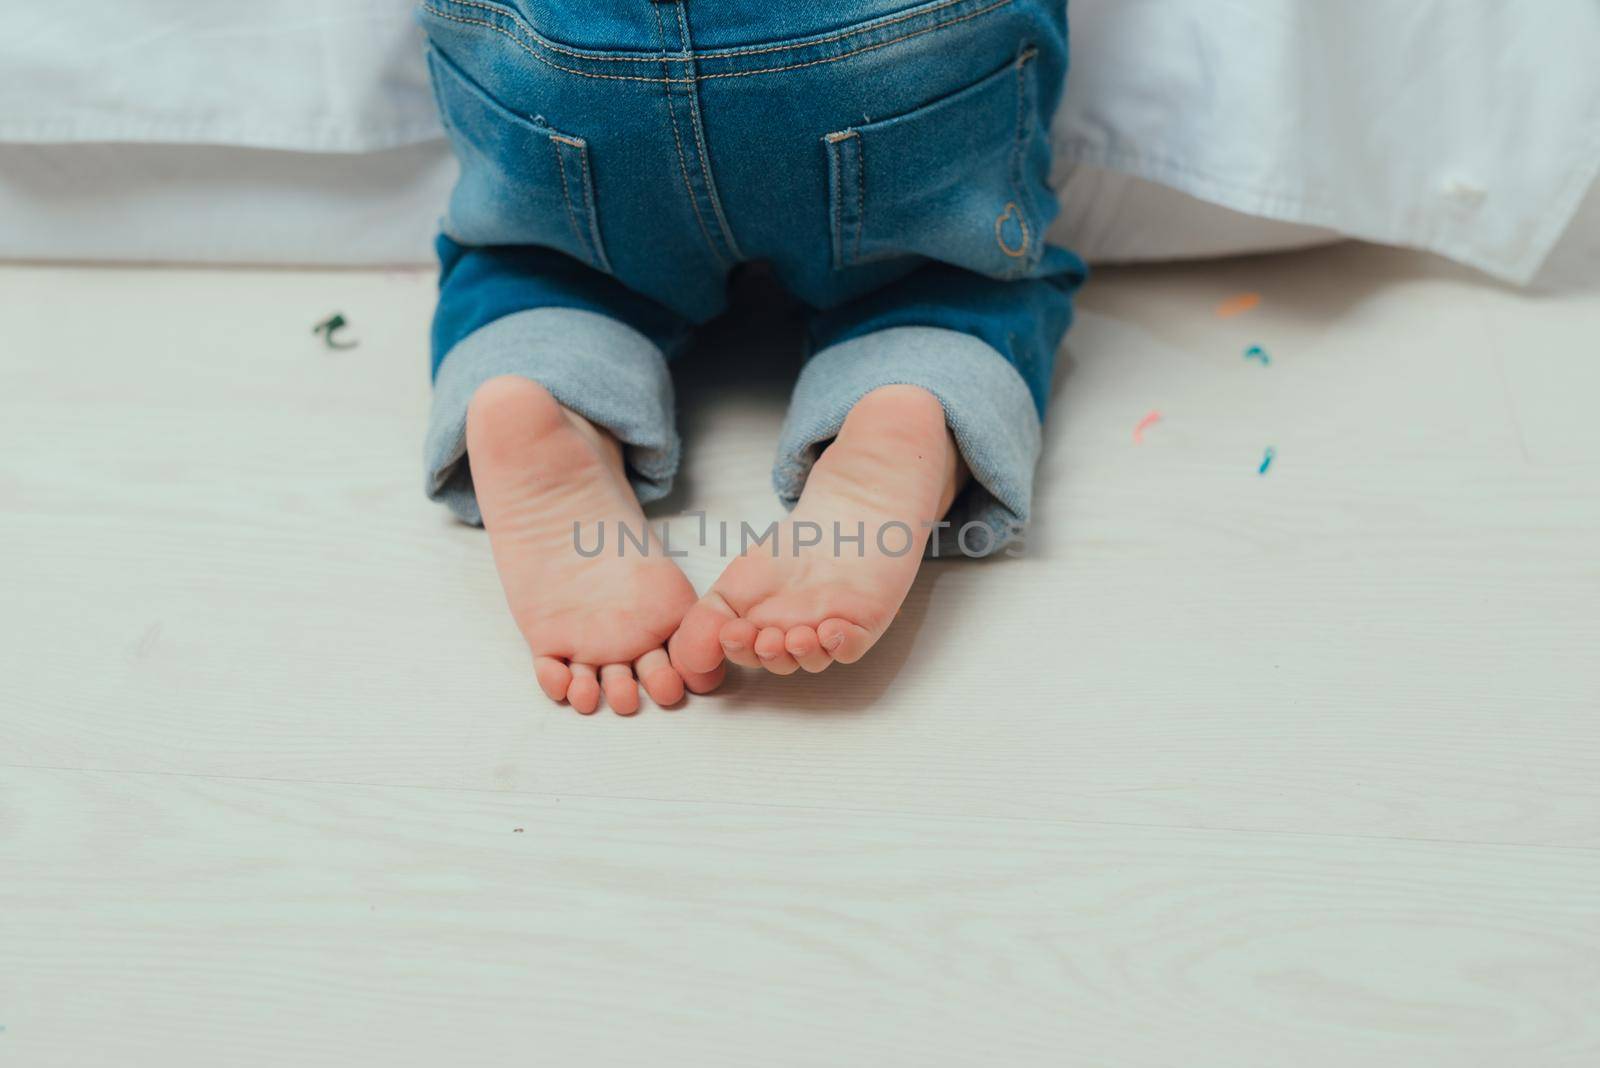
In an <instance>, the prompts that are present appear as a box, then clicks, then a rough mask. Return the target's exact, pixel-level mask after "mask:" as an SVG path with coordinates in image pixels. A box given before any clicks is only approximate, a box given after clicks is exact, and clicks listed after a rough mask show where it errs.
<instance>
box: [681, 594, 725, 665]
mask: <svg viewBox="0 0 1600 1068" xmlns="http://www.w3.org/2000/svg"><path fill="white" fill-rule="evenodd" d="M737 618H738V613H736V612H734V610H733V609H732V608H730V607H728V602H726V601H724V600H723V599H722V596H721V595H720V594H718V593H717V592H716V591H712V592H711V593H708V594H706V595H705V596H704V597H702V598H700V600H698V601H696V602H695V605H694V607H693V608H691V609H689V611H688V613H687V614H685V615H684V617H683V622H682V623H680V624H678V630H677V633H675V634H673V636H672V640H671V641H670V642H668V643H667V649H668V651H669V652H670V653H671V655H672V663H673V665H674V666H676V667H677V668H678V671H679V672H680V673H681V674H683V675H685V677H687V676H688V675H690V674H694V675H708V674H710V673H711V672H713V671H715V670H716V669H717V666H718V665H719V664H721V663H722V643H721V642H719V641H718V640H717V634H718V632H719V631H721V630H722V627H723V624H725V623H727V622H728V621H729V620H730V619H737Z"/></svg>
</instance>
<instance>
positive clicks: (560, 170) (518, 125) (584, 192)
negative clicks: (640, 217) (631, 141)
mask: <svg viewBox="0 0 1600 1068" xmlns="http://www.w3.org/2000/svg"><path fill="white" fill-rule="evenodd" d="M428 69H429V71H430V73H431V75H432V78H433V88H434V93H435V95H436V97H437V99H438V104H439V114H440V115H441V116H442V118H443V120H444V127H445V132H446V133H447V134H448V135H449V137H450V143H451V146H452V147H453V148H454V149H455V154H456V158H457V159H458V160H459V162H460V164H461V176H460V178H459V179H457V181H456V187H455V190H454V192H452V193H451V195H450V210H449V215H448V216H447V218H446V220H445V232H446V233H447V234H448V235H449V236H450V238H451V239H452V240H454V241H456V242H459V243H460V244H463V245H543V246H547V247H549V248H554V249H557V250H559V251H561V252H565V253H567V254H568V255H569V256H573V257H575V258H576V259H579V260H581V261H582V262H584V263H587V264H588V265H589V266H591V267H595V268H597V269H599V270H602V271H606V272H608V273H609V272H610V270H611V264H610V262H609V261H608V260H607V259H606V252H605V246H604V244H603V243H602V241H601V239H600V221H599V218H598V216H597V214H596V212H595V200H594V182H593V180H592V178H591V176H590V169H589V145H588V142H586V141H585V140H584V139H583V138H581V137H575V136H573V135H571V134H566V133H562V132H561V131H559V130H554V129H551V128H550V127H549V126H547V125H545V123H544V122H543V121H541V120H539V119H536V118H526V117H524V116H522V115H518V114H517V113H516V112H514V111H512V110H511V109H510V108H508V107H506V106H505V105H504V104H501V103H500V102H499V101H497V100H495V99H494V98H493V97H492V96H490V95H489V93H488V92H487V91H486V90H484V89H483V88H482V87H480V86H479V85H478V84H477V83H476V82H474V81H473V80H472V79H471V78H470V77H469V76H468V75H467V74H466V72H465V71H463V70H462V69H461V68H460V67H458V66H457V65H456V64H455V63H454V62H452V61H451V60H450V59H449V58H448V57H447V56H445V55H444V53H442V52H440V51H439V50H438V49H436V48H430V49H429V50H428Z"/></svg>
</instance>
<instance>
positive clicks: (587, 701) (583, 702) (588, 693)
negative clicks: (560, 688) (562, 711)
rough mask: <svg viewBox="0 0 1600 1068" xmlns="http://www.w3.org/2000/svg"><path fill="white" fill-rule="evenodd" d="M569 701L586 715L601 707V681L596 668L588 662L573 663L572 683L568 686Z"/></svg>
mask: <svg viewBox="0 0 1600 1068" xmlns="http://www.w3.org/2000/svg"><path fill="white" fill-rule="evenodd" d="M567 701H568V703H569V704H571V705H572V707H573V708H575V709H577V710H578V711H579V712H582V713H583V714H584V715H586V716H592V715H594V713H595V710H596V709H598V708H599V707H600V681H599V680H598V679H596V678H595V673H594V668H593V667H591V666H590V665H588V664H573V665H572V684H571V685H570V686H568V687H567Z"/></svg>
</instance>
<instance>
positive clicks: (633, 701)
mask: <svg viewBox="0 0 1600 1068" xmlns="http://www.w3.org/2000/svg"><path fill="white" fill-rule="evenodd" d="M600 688H601V689H602V690H604V691H605V694H606V704H608V705H610V706H611V711H613V712H615V713H616V714H617V715H619V716H631V715H633V714H634V713H635V712H637V711H639V684H638V683H637V682H635V681H634V679H633V668H632V667H630V666H629V665H627V664H607V665H606V666H605V667H603V668H601V669H600Z"/></svg>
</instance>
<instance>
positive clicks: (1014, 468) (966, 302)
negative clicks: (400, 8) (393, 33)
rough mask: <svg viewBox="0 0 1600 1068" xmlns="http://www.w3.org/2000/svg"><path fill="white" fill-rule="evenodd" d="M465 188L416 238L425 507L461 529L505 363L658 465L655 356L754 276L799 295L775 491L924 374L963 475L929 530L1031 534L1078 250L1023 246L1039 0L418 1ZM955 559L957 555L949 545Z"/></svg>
mask: <svg viewBox="0 0 1600 1068" xmlns="http://www.w3.org/2000/svg"><path fill="white" fill-rule="evenodd" d="M418 17H419V19H420V21H421V23H422V25H423V27H424V29H425V30H426V31H427V34H428V38H429V49H428V63H429V66H430V68H431V72H432V78H433V86H434V91H435V94H436V96H437V102H438V106H439V110H440V112H441V114H442V116H443V119H444V124H445V127H446V130H447V132H448V134H449V137H450V140H451V143H452V145H453V147H454V150H455V153H456V155H457V156H458V157H459V159H460V163H461V175H460V179H459V181H458V183H457V185H456V187H455V190H454V193H453V194H452V197H451V200H450V205H449V210H448V214H447V216H446V218H445V220H444V222H443V232H442V234H441V235H440V237H439V239H438V250H439V258H440V262H441V266H442V275H441V280H440V294H439V304H438V310H437V312H436V314H435V318H434V324H433V338H432V342H433V374H434V402H433V412H432V416H431V421H430V426H429V431H428V437H427V443H426V458H425V459H426V464H427V478H428V492H429V494H430V495H431V496H433V497H434V498H435V499H437V500H440V501H442V502H444V503H445V504H447V505H448V506H449V507H451V508H452V509H453V510H454V511H455V512H456V514H457V515H459V516H461V517H462V518H463V519H465V520H467V521H469V522H477V521H479V512H478V508H477V503H476V500H475V498H474V495H473V488H472V481H471V473H470V470H469V468H468V465H467V464H466V462H465V452H466V434H465V425H466V410H467V405H468V402H469V401H470V399H471V397H472V394H473V392H474V391H475V390H476V389H477V387H478V386H479V385H481V384H482V383H483V382H485V381H486V380H488V379H490V378H493V377H495V376H498V375H520V376H524V377H526V378H529V379H532V380H533V381H536V382H538V383H540V384H541V385H543V386H544V387H545V388H546V389H548V390H549V391H550V392H551V394H552V395H554V396H555V397H556V399H557V400H559V401H560V402H561V403H562V404H564V405H565V406H567V407H568V408H570V409H572V410H573V411H575V412H577V413H578V414H580V415H583V416H584V417H586V418H588V419H589V420H591V421H593V422H594V423H596V424H598V425H600V426H603V427H605V428H606V429H608V430H609V431H610V432H611V433H612V434H614V435H615V436H616V437H617V438H618V440H620V441H621V442H622V443H623V445H624V446H625V449H624V456H625V459H626V463H627V466H628V472H629V477H630V478H631V479H632V481H633V484H634V488H635V491H636V492H637V494H638V496H639V498H640V499H641V500H642V501H649V500H652V499H655V498H659V497H661V496H663V495H665V494H666V493H667V492H668V489H669V488H670V485H671V481H672V478H673V475H674V473H675V471H676V469H677V465H678V454H679V443H678V437H677V434H676V432H675V430H674V424H673V390H672V379H671V375H670V372H669V369H668V365H669V362H670V361H671V359H672V358H673V357H674V355H675V354H677V353H678V352H679V351H681V350H682V348H683V347H684V345H685V342H686V341H687V340H688V339H689V337H690V336H691V333H692V331H693V329H694V327H696V326H697V325H699V324H702V323H704V322H706V321H707V320H709V319H711V318H713V317H715V316H716V315H717V314H719V313H720V312H722V311H723V310H724V308H725V305H726V301H727V288H728V279H729V274H730V272H731V271H733V270H734V269H735V268H736V267H737V266H738V265H739V264H741V263H745V262H747V261H764V262H765V263H766V264H768V265H769V267H770V269H771V271H772V272H773V273H774V274H775V275H776V276H777V278H778V279H779V280H780V281H781V282H782V283H783V285H784V286H786V287H787V288H788V290H789V291H790V292H791V293H793V294H794V295H795V296H796V297H797V298H798V299H799V300H800V301H801V302H802V303H803V304H804V305H805V306H806V308H807V309H808V315H809V321H808V324H807V333H808V343H809V350H808V351H809V356H808V359H807V361H806V364H805V366H804V368H803V370H802V372H801V374H800V377H799V380H798V381H797V383H796V386H795V392H794V396H793V400H792V403H791V406H790V410H789V414H788V417H787V419H786V421H785V425H784V428H783V431H782V433H781V435H780V440H779V443H778V456H777V461H776V464H775V467H774V473H773V481H774V484H775V486H776V489H777V491H778V493H779V495H780V497H781V498H782V499H783V500H784V502H785V503H787V504H791V505H792V504H793V502H794V501H795V500H797V499H798V498H799V495H800V491H801V489H802V488H803V487H804V485H805V480H806V476H807V474H808V473H809V471H810V469H811V466H812V464H813V463H814V462H815V460H816V458H817V456H818V455H819V454H820V452H821V450H822V449H823V448H824V447H825V446H826V445H827V443H828V442H829V441H830V440H831V439H832V438H833V437H834V436H835V435H836V434H837V432H838V430H839V427H840V425H841V424H842V423H843V421H844V418H845V416H846V414H848V412H849V411H850V409H851V407H852V406H853V405H854V404H855V402H856V401H858V400H859V399H860V398H861V397H862V396H864V395H865V394H866V393H868V392H870V391H872V390H873V389H876V388H878V387H880V386H884V385H890V384H912V385H917V386H920V387H922V388H924V389H926V390H928V391H929V392H930V393H932V394H933V395H934V396H936V397H937V398H938V399H939V401H940V402H941V404H942V405H943V406H944V410H945V415H946V419H947V421H948V423H949V426H950V428H951V431H952V434H953V436H954V438H955V441H956V443H957V445H958V446H959V448H960V450H961V453H962V456H963V458H964V459H965V461H966V463H967V465H968V467H969V468H970V469H971V472H972V476H973V477H972V480H971V482H970V484H969V488H968V490H967V491H966V492H965V493H963V495H962V497H961V498H960V499H959V500H958V501H957V502H956V504H955V506H954V507H953V508H952V512H951V514H950V515H949V516H947V517H946V518H947V519H949V520H950V521H951V523H952V527H951V528H950V530H949V531H942V532H941V541H945V540H948V543H947V544H944V545H943V546H942V548H943V549H944V550H946V551H953V546H954V539H953V538H949V539H946V538H945V535H949V534H952V533H953V532H954V531H955V530H957V529H959V528H960V527H962V526H963V525H965V524H968V523H971V522H980V523H983V524H986V525H987V526H988V527H989V528H990V530H991V531H992V532H993V535H994V536H993V537H992V538H989V539H987V540H984V539H974V538H968V539H965V540H964V541H963V544H962V548H963V549H968V547H969V546H970V545H972V544H974V543H975V542H979V541H982V542H983V544H984V545H987V546H989V547H991V548H998V547H999V546H1000V545H1002V544H1004V543H1005V541H1006V540H1007V539H1008V538H1009V537H1010V536H1011V534H1012V533H1014V532H1015V531H1016V530H1018V529H1019V528H1020V527H1021V526H1022V525H1023V524H1025V523H1026V521H1027V518H1028V512H1029V505H1030V499H1031V496H1032V481H1033V469H1034V466H1035V464H1036V462H1037V459H1038V455H1039V442H1040V425H1041V420H1042V419H1043V417H1044V411H1045V404H1046V400H1047V397H1048V394H1049V389H1050V381H1051V375H1052V370H1053V365H1054V356H1055V351H1056V348H1057V346H1058V345H1059V343H1060V340H1061V337H1062V335H1063V334H1064V333H1065V331H1066V329H1067V326H1068V324H1069V323H1070V321H1071V315H1072V295H1073V293H1074V291H1075V290H1076V289H1077V287H1078V286H1079V285H1080V284H1081V283H1082V281H1083V278H1084V267H1083V264H1082V262H1081V261H1080V260H1079V259H1078V258H1077V257H1076V256H1075V255H1073V254H1072V253H1071V252H1068V251H1067V250H1065V249H1061V248H1056V247H1052V246H1049V245H1047V244H1046V242H1045V239H1044V235H1045V231H1046V229H1047V228H1048V227H1049V224H1050V221H1051V219H1052V218H1053V216H1054V214H1055V211H1056V200H1055V197H1054V195H1053V194H1052V192H1051V190H1050V189H1049V187H1048V185H1047V180H1048V176H1049V171H1050V147H1049V124H1050V119H1051V116H1052V114H1053V113H1054V111H1055V108H1056V105H1057V103H1058V101H1059V98H1060V95H1061V92H1062V87H1063V83H1064V81H1065V75H1066V65H1067V25H1066V4H1065V2H1064V0H922V2H920V3H912V2H907V0H760V2H736V0H581V2H580V0H567V2H562V0H540V2H535V0H422V4H421V7H420V10H419V13H418ZM969 551H970V550H969Z"/></svg>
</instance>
